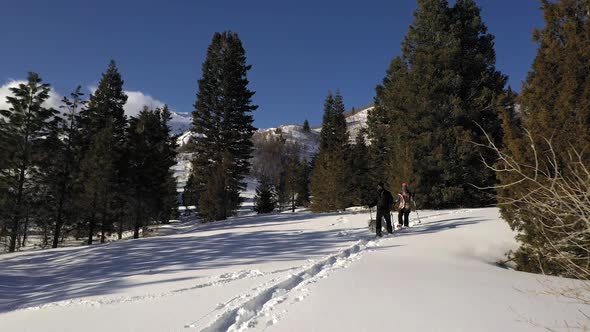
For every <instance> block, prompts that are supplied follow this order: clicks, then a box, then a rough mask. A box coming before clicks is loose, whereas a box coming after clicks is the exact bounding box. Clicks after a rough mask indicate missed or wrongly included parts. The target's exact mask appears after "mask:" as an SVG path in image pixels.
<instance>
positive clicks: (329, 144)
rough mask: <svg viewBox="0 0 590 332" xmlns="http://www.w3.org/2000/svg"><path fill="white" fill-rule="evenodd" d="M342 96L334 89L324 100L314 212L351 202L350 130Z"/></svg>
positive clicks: (313, 190) (314, 180) (313, 176)
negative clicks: (334, 92) (348, 130)
mask: <svg viewBox="0 0 590 332" xmlns="http://www.w3.org/2000/svg"><path fill="white" fill-rule="evenodd" d="M344 111H345V108H344V102H343V100H342V96H341V95H340V94H339V93H337V94H336V96H332V94H331V93H329V94H328V96H327V97H326V102H325V103H324V117H323V122H322V131H321V133H320V150H319V154H318V157H317V160H316V161H315V163H314V168H313V171H312V174H311V183H310V189H311V196H312V201H311V208H312V210H313V211H314V212H325V211H336V210H341V209H344V208H346V207H347V206H348V205H349V204H350V195H349V192H348V189H349V184H348V181H349V178H350V176H349V175H350V168H349V164H348V148H349V147H348V133H347V131H346V129H347V127H346V119H345V117H344Z"/></svg>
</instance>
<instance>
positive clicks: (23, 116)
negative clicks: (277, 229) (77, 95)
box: [0, 73, 57, 252]
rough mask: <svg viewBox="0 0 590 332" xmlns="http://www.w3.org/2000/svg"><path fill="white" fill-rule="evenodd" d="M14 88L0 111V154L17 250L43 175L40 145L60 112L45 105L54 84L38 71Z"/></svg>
mask: <svg viewBox="0 0 590 332" xmlns="http://www.w3.org/2000/svg"><path fill="white" fill-rule="evenodd" d="M10 90H11V92H12V94H13V95H12V96H9V97H7V101H8V103H9V104H10V108H9V109H8V110H1V111H0V115H1V116H0V118H2V119H1V120H0V121H1V123H2V126H1V127H0V130H1V131H2V133H1V134H0V136H1V137H2V143H0V150H1V151H2V152H0V155H2V156H3V157H6V159H4V160H3V162H2V163H3V165H2V166H3V168H2V172H3V174H2V176H1V177H0V181H2V182H3V184H2V185H1V187H4V188H7V189H8V192H7V193H5V194H4V195H3V196H4V197H3V204H4V205H5V206H4V207H3V210H4V212H5V218H7V220H6V225H5V228H6V231H7V233H8V236H9V239H10V240H9V246H8V250H9V251H10V252H13V251H15V250H16V248H17V238H18V236H19V229H20V228H21V223H22V222H23V221H24V218H25V215H24V212H25V211H26V208H25V205H26V204H27V202H28V201H29V200H30V199H31V195H32V191H31V188H32V186H33V184H34V182H35V181H36V180H37V179H38V177H39V172H40V170H39V168H38V167H37V166H38V165H39V159H40V155H41V152H40V146H41V143H42V142H43V140H44V138H45V136H46V135H47V134H48V133H49V122H50V121H51V120H52V118H53V117H54V116H55V115H56V114H57V111H55V110H54V109H51V108H47V107H44V106H43V103H44V102H45V101H46V100H47V99H48V98H49V91H50V86H49V84H47V83H42V80H41V78H40V77H39V75H37V74H36V73H29V75H28V79H27V82H26V83H23V84H20V85H19V86H18V87H16V88H11V89H10Z"/></svg>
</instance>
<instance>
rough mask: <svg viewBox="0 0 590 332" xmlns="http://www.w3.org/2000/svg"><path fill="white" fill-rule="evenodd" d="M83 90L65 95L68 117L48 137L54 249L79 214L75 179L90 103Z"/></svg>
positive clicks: (47, 170)
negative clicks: (82, 114) (82, 120)
mask: <svg viewBox="0 0 590 332" xmlns="http://www.w3.org/2000/svg"><path fill="white" fill-rule="evenodd" d="M80 90H81V87H80V86H78V87H77V88H76V89H75V90H74V92H72V93H71V94H70V98H67V97H64V98H63V100H62V103H63V105H62V108H64V109H65V111H66V112H65V114H64V116H65V119H61V118H59V121H56V122H55V124H54V126H53V128H54V130H53V131H52V132H51V133H50V134H49V135H48V137H47V139H46V140H45V148H44V151H46V156H45V158H44V159H45V161H46V162H45V163H44V165H43V169H44V182H45V183H46V184H47V186H48V190H49V192H50V194H49V195H48V197H53V198H54V199H53V201H52V202H51V203H50V204H51V206H50V207H49V208H50V210H51V211H52V216H51V217H50V218H51V219H53V220H54V222H53V241H52V247H53V248H57V246H58V244H59V240H60V238H61V235H62V228H63V226H64V225H66V224H73V222H74V220H75V216H76V209H75V206H74V198H75V193H76V188H75V181H76V178H77V177H78V175H79V168H80V150H79V148H80V136H79V111H80V109H81V108H83V107H84V106H85V105H86V101H85V100H83V99H82V97H83V96H84V94H83V93H82V92H81V91H80Z"/></svg>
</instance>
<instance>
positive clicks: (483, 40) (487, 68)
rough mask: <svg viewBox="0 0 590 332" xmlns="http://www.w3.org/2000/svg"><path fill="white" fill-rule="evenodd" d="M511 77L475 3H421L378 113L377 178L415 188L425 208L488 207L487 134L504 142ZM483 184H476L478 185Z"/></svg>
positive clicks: (374, 128) (373, 124) (373, 134)
mask: <svg viewBox="0 0 590 332" xmlns="http://www.w3.org/2000/svg"><path fill="white" fill-rule="evenodd" d="M505 82H506V78H505V76H503V75H502V74H501V73H499V72H498V71H497V70H496V68H495V52H494V48H493V36H492V35H491V34H489V33H488V32H487V28H486V26H485V25H484V23H483V20H482V18H481V15H480V10H479V8H478V7H477V6H476V4H475V2H474V1H473V0H458V1H457V2H456V3H455V5H454V6H452V7H449V5H448V3H447V1H445V0H436V1H432V0H419V1H418V9H417V10H416V12H415V13H414V22H413V23H412V25H411V26H410V29H409V31H408V33H407V35H406V37H405V40H404V42H403V44H402V56H401V57H398V58H395V59H394V60H393V61H392V62H391V65H390V67H389V69H388V71H387V75H386V77H385V78H384V80H383V84H382V85H381V86H379V87H377V96H376V98H375V106H376V108H375V110H374V111H373V112H372V113H371V114H370V118H369V129H370V138H371V140H372V143H373V144H372V146H371V150H372V153H371V155H372V162H374V167H376V168H377V169H376V172H375V174H376V175H375V176H377V177H381V178H387V179H388V180H389V183H390V186H391V187H398V186H399V185H400V183H401V182H410V183H411V184H412V186H413V187H414V188H415V192H416V196H417V197H421V201H420V203H421V206H422V207H432V208H443V207H458V206H481V205H483V204H488V203H492V202H493V197H492V196H491V195H488V194H486V193H484V192H482V191H479V190H477V189H476V188H475V186H480V187H484V186H489V185H493V184H494V183H495V175H494V174H493V172H491V171H490V170H488V169H487V168H486V167H485V165H483V164H482V163H481V162H480V154H485V153H486V152H484V151H481V150H479V149H477V148H475V146H474V145H473V142H476V143H482V142H483V141H484V137H483V134H482V131H481V130H480V128H479V127H478V125H479V126H481V127H482V128H484V129H485V130H486V131H487V132H488V133H489V134H490V135H491V136H492V137H493V138H494V140H496V142H497V143H499V142H500V140H501V129H500V121H499V118H498V115H497V113H496V110H497V106H498V103H499V100H500V98H501V96H502V95H503V93H504V85H505ZM474 185H475V186H474Z"/></svg>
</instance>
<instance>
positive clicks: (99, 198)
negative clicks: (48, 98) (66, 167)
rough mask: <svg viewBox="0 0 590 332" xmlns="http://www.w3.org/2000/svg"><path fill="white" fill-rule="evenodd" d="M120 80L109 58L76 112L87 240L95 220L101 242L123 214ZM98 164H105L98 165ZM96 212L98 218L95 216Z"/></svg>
mask: <svg viewBox="0 0 590 332" xmlns="http://www.w3.org/2000/svg"><path fill="white" fill-rule="evenodd" d="M123 83H124V82H123V79H122V78H121V74H120V73H119V71H118V69H117V66H116V64H115V62H114V61H111V62H110V63H109V66H108V67H107V70H106V72H105V73H104V74H103V75H102V79H101V80H100V82H99V84H98V88H97V89H96V91H95V92H94V93H93V94H92V95H91V96H90V101H89V103H88V108H87V109H85V110H83V111H81V112H80V126H81V137H83V138H84V139H83V140H82V141H81V149H82V154H83V160H82V165H83V176H82V178H81V179H80V183H81V187H82V188H83V190H89V192H84V193H82V197H84V199H83V200H82V201H81V202H80V203H81V207H82V210H83V211H88V212H87V213H86V214H87V215H86V219H87V220H88V222H87V224H88V232H89V234H88V242H89V244H92V236H93V232H94V231H95V226H96V225H97V224H96V223H97V222H100V230H101V242H104V240H105V234H106V233H107V232H108V231H111V230H112V228H113V221H114V220H113V219H115V218H119V219H120V218H123V215H124V208H125V204H124V203H125V201H126V175H127V157H126V152H125V148H126V144H125V139H126V127H127V117H126V116H125V111H124V109H123V106H124V105H125V103H126V102H127V95H125V93H124V91H123ZM107 135H109V136H107ZM97 145H98V146H97ZM93 161H94V162H95V163H93ZM98 161H100V162H99V163H96V162H98ZM100 164H104V166H105V168H103V169H99V168H98V165H100ZM107 171H108V173H107ZM85 181H90V182H89V183H85ZM87 204H90V206H89V205H87ZM96 204H98V205H96ZM91 208H97V209H98V211H97V210H91ZM97 216H99V217H100V220H99V221H97V220H96V219H95V218H97Z"/></svg>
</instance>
